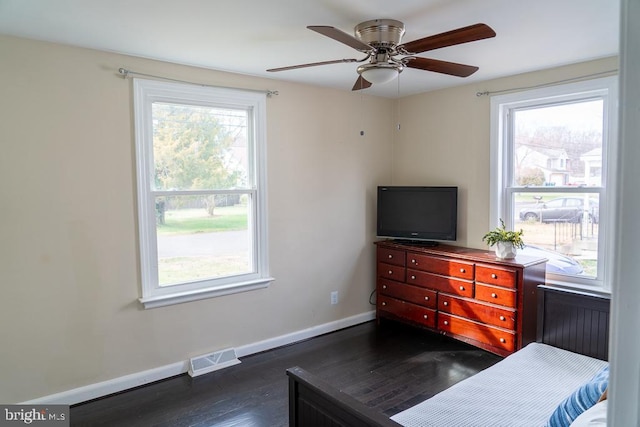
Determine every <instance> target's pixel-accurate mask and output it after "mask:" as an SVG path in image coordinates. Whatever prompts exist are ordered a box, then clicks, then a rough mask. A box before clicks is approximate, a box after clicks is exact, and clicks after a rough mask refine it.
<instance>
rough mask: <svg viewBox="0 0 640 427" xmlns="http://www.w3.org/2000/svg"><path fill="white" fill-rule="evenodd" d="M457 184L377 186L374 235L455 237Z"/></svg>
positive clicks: (423, 237) (426, 237)
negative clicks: (376, 212)
mask: <svg viewBox="0 0 640 427" xmlns="http://www.w3.org/2000/svg"><path fill="white" fill-rule="evenodd" d="M457 227H458V187H389V186H387V187H378V226H377V236H378V237H389V238H393V239H406V240H456V234H457Z"/></svg>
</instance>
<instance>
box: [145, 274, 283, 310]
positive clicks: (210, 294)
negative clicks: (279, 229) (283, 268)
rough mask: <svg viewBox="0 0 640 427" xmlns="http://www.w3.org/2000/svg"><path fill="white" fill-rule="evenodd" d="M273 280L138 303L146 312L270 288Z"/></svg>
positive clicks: (150, 298)
mask: <svg viewBox="0 0 640 427" xmlns="http://www.w3.org/2000/svg"><path fill="white" fill-rule="evenodd" d="M273 280H274V279H273V277H267V278H263V279H256V280H251V281H247V282H240V283H233V284H231V285H227V286H218V287H215V288H206V289H198V290H196V291H190V292H180V293H174V294H170V295H156V296H149V297H143V298H139V299H138V301H140V303H141V304H142V305H143V306H144V308H145V310H146V309H150V308H157V307H164V306H167V305H173V304H181V303H184V302H190V301H198V300H202V299H207V298H215V297H221V296H224V295H231V294H237V293H240V292H247V291H253V290H256V289H263V288H266V287H268V286H269V285H270V284H271V282H273Z"/></svg>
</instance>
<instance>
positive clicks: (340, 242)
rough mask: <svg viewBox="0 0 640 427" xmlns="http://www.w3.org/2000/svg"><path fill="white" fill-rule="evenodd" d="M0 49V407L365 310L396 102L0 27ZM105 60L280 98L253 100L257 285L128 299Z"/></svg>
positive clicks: (121, 160)
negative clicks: (262, 132) (168, 300)
mask: <svg viewBox="0 0 640 427" xmlns="http://www.w3.org/2000/svg"><path fill="white" fill-rule="evenodd" d="M0 58H2V60H0V81H2V84H1V85H0V99H1V100H2V102H0V138H1V145H0V146H1V148H2V150H1V153H0V202H1V203H2V210H1V211H0V212H1V213H0V236H1V237H0V238H1V239H2V240H1V242H2V243H1V244H0V288H1V292H2V294H1V295H2V296H1V298H0V342H1V343H2V344H1V349H0V402H5V403H8V402H21V401H25V400H30V399H35V398H39V397H42V396H46V395H50V394H54V393H58V392H63V391H67V390H70V389H74V388H77V387H82V386H85V385H89V384H94V383H98V382H102V381H106V380H110V379H113V378H117V377H121V376H124V375H127V374H131V373H136V372H140V371H144V370H148V369H151V368H155V367H159V366H164V365H167V364H171V363H175V362H180V361H184V360H186V359H188V358H189V357H191V356H195V355H199V354H202V353H205V352H209V351H213V350H217V349H221V348H224V347H228V346H241V345H246V344H250V343H254V342H257V341H261V340H265V339H268V338H272V337H277V336H280V335H283V334H287V333H290V332H293V331H299V330H302V329H305V328H309V327H312V326H315V325H320V324H324V323H327V322H331V321H334V320H338V319H343V318H346V317H349V316H352V315H357V314H361V313H365V312H367V311H369V310H371V306H370V305H369V303H368V300H369V294H370V292H371V291H372V290H373V287H374V280H373V278H374V252H373V245H372V244H371V243H372V240H373V237H374V234H375V223H374V216H375V212H374V211H375V205H374V202H375V188H376V186H377V185H378V184H385V183H388V182H389V181H390V179H391V164H390V162H389V157H390V153H391V143H390V141H391V137H392V133H391V127H392V123H391V119H390V117H391V116H392V114H391V112H392V111H393V101H391V100H387V99H382V98H375V97H370V96H366V95H365V96H364V97H361V95H360V94H352V93H351V92H349V91H337V90H328V89H321V88H317V87H311V86H304V85H297V84H290V83H282V82H278V81H272V80H266V79H258V78H254V77H247V76H240V75H233V74H227V73H222V72H214V71H210V70H204V69H197V68H193V67H185V66H179V65H173V64H167V63H161V62H155V61H150V60H145V59H140V58H133V57H127V56H122V55H116V54H110V53H104V52H97V51H92V50H86V49H79V48H72V47H64V46H59V45H54V44H46V43H41V42H34V41H27V40H23V39H14V38H7V37H0ZM119 67H126V68H130V69H132V70H136V71H140V72H144V73H150V74H158V75H163V76H168V77H172V78H177V79H185V80H190V81H196V82H202V83H208V84H214V85H224V86H235V87H245V88H253V89H275V90H278V91H279V92H280V95H279V96H275V97H273V98H269V99H268V101H267V120H268V136H267V139H268V141H267V143H268V189H269V191H268V197H269V199H268V204H269V235H270V239H269V249H270V260H271V272H272V275H273V277H275V279H276V281H275V282H274V283H273V284H272V285H271V286H270V287H269V288H267V289H263V290H259V291H253V292H245V293H241V294H237V295H232V296H225V297H220V298H214V299H207V300H203V301H198V302H192V303H185V304H179V305H174V306H169V307H162V308H156V309H152V310H144V309H142V308H141V306H140V305H139V303H138V302H137V298H138V297H139V295H140V284H139V282H140V278H139V274H140V272H139V262H138V255H137V228H136V204H135V186H136V182H135V171H134V164H135V159H134V141H133V128H132V126H133V121H132V108H131V107H132V95H131V81H130V80H124V79H123V78H121V77H119V76H118V75H117V70H118V68H119ZM362 109H365V110H366V111H365V112H364V113H363V112H361V110H362ZM361 126H364V130H365V132H366V133H365V136H360V135H359V131H360V129H361ZM332 290H338V291H339V292H340V303H339V304H338V305H337V306H331V305H330V304H329V301H330V299H329V293H330V291H332ZM292 303H293V304H292Z"/></svg>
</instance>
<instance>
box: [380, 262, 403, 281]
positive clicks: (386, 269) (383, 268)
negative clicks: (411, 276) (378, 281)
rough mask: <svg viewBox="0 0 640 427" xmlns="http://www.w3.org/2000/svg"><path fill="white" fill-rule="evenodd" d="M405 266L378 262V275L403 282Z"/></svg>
mask: <svg viewBox="0 0 640 427" xmlns="http://www.w3.org/2000/svg"><path fill="white" fill-rule="evenodd" d="M404 274H405V268H404V267H401V266H399V265H393V264H386V263H384V262H379V263H378V277H384V278H386V279H391V280H395V281H397V282H404Z"/></svg>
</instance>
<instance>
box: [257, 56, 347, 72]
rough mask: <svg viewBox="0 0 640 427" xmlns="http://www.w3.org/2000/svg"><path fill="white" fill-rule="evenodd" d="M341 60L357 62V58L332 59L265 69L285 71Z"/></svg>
mask: <svg viewBox="0 0 640 427" xmlns="http://www.w3.org/2000/svg"><path fill="white" fill-rule="evenodd" d="M343 62H358V60H357V59H336V60H333V61H322V62H310V63H309V64H300V65H290V66H288V67H280V68H269V69H268V70H267V71H271V72H275V71H287V70H295V69H297V68H307V67H316V66H318V65H329V64H341V63H343Z"/></svg>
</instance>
